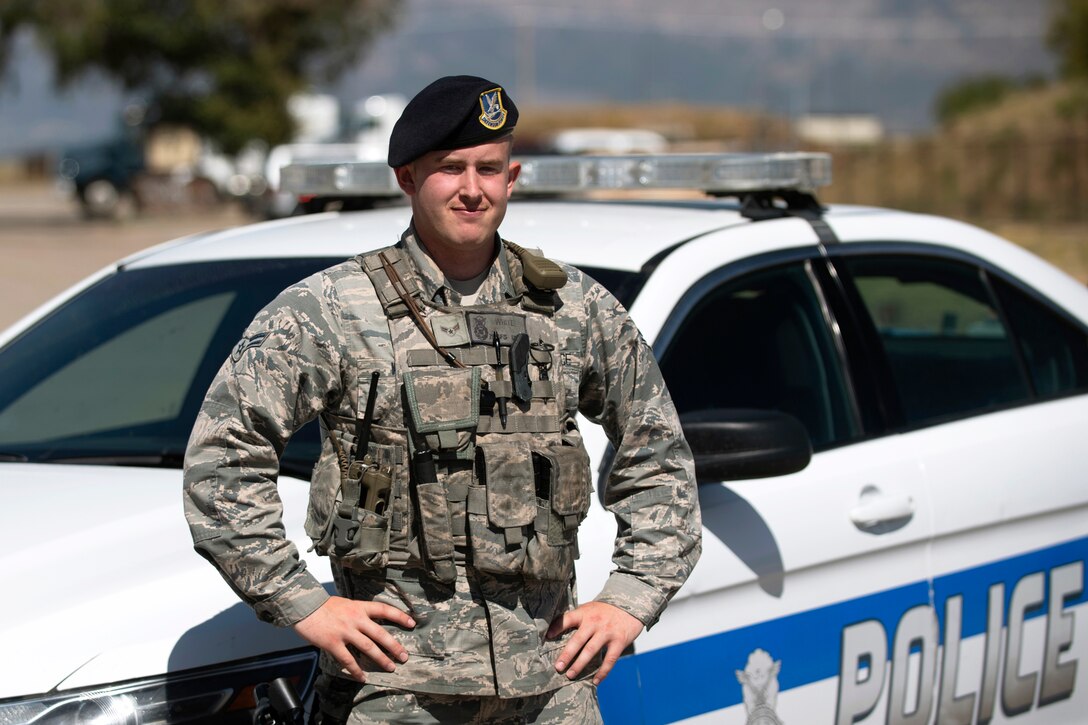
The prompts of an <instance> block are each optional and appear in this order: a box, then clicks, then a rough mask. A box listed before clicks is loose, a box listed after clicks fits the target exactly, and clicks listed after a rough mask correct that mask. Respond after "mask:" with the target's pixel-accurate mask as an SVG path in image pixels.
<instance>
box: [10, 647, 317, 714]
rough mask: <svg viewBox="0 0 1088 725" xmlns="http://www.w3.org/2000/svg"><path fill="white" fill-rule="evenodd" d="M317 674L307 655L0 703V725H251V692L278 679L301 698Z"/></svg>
mask: <svg viewBox="0 0 1088 725" xmlns="http://www.w3.org/2000/svg"><path fill="white" fill-rule="evenodd" d="M316 671H317V652H316V651H314V650H312V649H307V650H300V651H295V652H291V653H288V654H281V655H277V656H275V657H271V658H262V659H255V660H248V661H245V662H235V663H231V664H228V665H218V666H216V667H212V668H207V669H201V670H192V671H189V672H182V673H178V674H173V675H166V676H163V677H155V678H149V679H146V680H137V681H133V682H124V683H119V684H116V685H109V686H107V687H99V688H95V689H90V690H72V691H66V692H53V693H47V694H44V695H37V696H34V697H25V698H19V699H17V700H8V701H6V702H0V725H31V724H33V725H75V723H87V724H88V725H159V724H162V725H173V723H184V722H209V723H223V724H224V725H226V724H228V723H247V724H248V723H252V722H253V709H254V707H255V706H256V704H257V698H256V695H255V692H254V688H255V687H256V686H257V685H260V684H262V683H267V682H271V681H272V680H274V679H276V678H278V677H285V678H287V679H288V680H290V681H291V683H292V684H293V685H294V687H295V690H296V691H297V692H298V694H299V696H300V697H302V698H306V697H307V696H308V695H309V694H310V690H311V688H312V687H313V683H314V676H315V674H316Z"/></svg>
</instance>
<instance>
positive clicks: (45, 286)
mask: <svg viewBox="0 0 1088 725" xmlns="http://www.w3.org/2000/svg"><path fill="white" fill-rule="evenodd" d="M249 221H251V219H249V218H248V217H247V216H246V215H245V214H244V213H243V212H242V211H241V210H240V209H239V208H237V207H234V206H228V205H224V206H222V207H219V208H217V209H215V210H213V211H210V212H209V211H201V212H199V213H189V214H185V213H180V212H177V211H175V212H166V211H162V212H157V213H154V214H144V215H139V216H134V217H131V218H128V219H124V220H121V221H115V222H112V221H87V220H85V219H83V218H82V216H81V215H80V212H79V209H78V207H77V205H76V204H75V202H74V201H73V200H72V199H71V198H69V197H67V196H65V195H64V194H63V193H62V192H61V191H60V190H58V189H56V188H55V187H53V186H50V185H47V184H43V183H38V184H28V183H23V184H19V183H4V184H0V329H3V328H5V327H7V326H8V325H10V324H11V323H13V322H15V321H16V320H18V319H19V318H21V317H22V316H23V315H25V314H26V313H28V312H30V311H32V310H33V309H35V308H36V307H37V306H38V305H41V304H43V303H44V302H46V301H48V300H49V299H51V298H52V297H53V296H54V295H57V294H59V293H60V292H63V291H64V290H65V289H67V288H68V287H69V286H71V285H73V284H75V283H76V282H78V281H79V280H81V279H82V278H84V277H86V276H87V275H89V274H91V273H92V272H95V271H97V270H99V269H101V268H102V267H104V266H106V265H108V264H111V263H113V262H116V261H117V260H119V259H121V258H122V257H125V256H127V255H129V254H131V253H133V252H136V251H139V250H141V249H145V248H147V247H150V246H153V245H156V244H159V243H161V242H165V241H168V240H170V239H175V238H177V237H181V236H184V235H187V234H193V233H196V232H202V231H209V230H215V229H225V228H228V227H232V226H237V225H239V224H245V223H247V222H249ZM975 223H976V224H979V225H980V226H982V227H984V228H987V229H989V230H991V231H993V232H996V233H997V234H1001V235H1003V236H1005V237H1007V238H1008V239H1011V240H1012V241H1014V242H1016V243H1018V244H1022V245H1023V246H1025V247H1026V248H1028V249H1030V250H1031V251H1033V252H1035V253H1036V254H1039V255H1040V256H1042V257H1044V258H1046V259H1048V260H1050V261H1051V262H1052V263H1054V264H1056V265H1058V266H1059V267H1061V268H1063V269H1065V271H1066V272H1068V273H1069V274H1071V275H1073V276H1074V277H1075V278H1077V279H1079V280H1080V281H1081V282H1088V224H1084V223H1080V224H1058V223H1029V222H1015V223H1013V222H992V223H988V222H987V221H986V220H975Z"/></svg>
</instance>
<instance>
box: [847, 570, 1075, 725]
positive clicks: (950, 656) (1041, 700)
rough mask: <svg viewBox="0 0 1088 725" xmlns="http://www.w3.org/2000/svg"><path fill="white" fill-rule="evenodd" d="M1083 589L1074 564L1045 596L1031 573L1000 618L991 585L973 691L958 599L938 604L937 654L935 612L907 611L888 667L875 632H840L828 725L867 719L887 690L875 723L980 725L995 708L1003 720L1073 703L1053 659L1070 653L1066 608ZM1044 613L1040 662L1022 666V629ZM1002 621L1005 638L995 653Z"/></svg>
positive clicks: (1069, 682)
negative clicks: (963, 657)
mask: <svg viewBox="0 0 1088 725" xmlns="http://www.w3.org/2000/svg"><path fill="white" fill-rule="evenodd" d="M1083 587H1084V562H1082V561H1076V562H1073V563H1071V564H1066V565H1064V566H1060V567H1056V568H1054V569H1052V570H1051V571H1050V573H1049V587H1048V586H1047V573H1046V572H1034V573H1031V574H1028V575H1026V576H1024V577H1023V578H1021V579H1020V580H1019V581H1018V582H1016V584H1015V586H1014V587H1013V589H1012V594H1011V596H1010V597H1009V599H1008V602H1009V605H1008V610H1007V611H1006V610H1005V599H1006V597H1005V585H1004V583H996V584H993V585H992V586H991V587H990V590H989V593H988V610H987V616H986V633H985V651H984V654H983V660H982V673H981V678H980V680H979V681H978V682H971V681H970V676H969V674H967V673H964V672H962V671H961V667H960V642H961V629H962V625H963V595H962V594H957V595H954V596H950V597H948V599H947V600H946V601H945V603H944V646H943V648H942V647H939V642H940V638H939V636H938V623H937V612H936V611H935V609H934V608H933V607H932V606H929V605H921V606H917V607H913V608H912V609H909V610H907V611H906V612H904V614H903V615H902V616H901V617H900V619H899V622H898V624H897V625H896V629H895V634H894V638H893V639H892V647H891V652H890V654H891V661H890V662H889V660H888V655H889V652H888V634H887V632H886V631H885V628H884V625H883V624H881V623H880V622H879V621H877V620H867V621H864V622H858V623H856V624H852V625H850V626H848V627H846V628H845V629H843V632H842V655H841V660H840V667H839V695H838V705H837V708H836V716H835V722H836V725H850V724H851V723H855V722H857V721H859V720H862V719H864V718H866V717H868V716H869V715H871V714H872V713H873V712H874V711H875V710H876V709H877V707H878V706H879V705H880V698H881V696H882V695H883V694H884V690H885V684H886V683H887V690H888V698H887V714H886V717H885V718H884V721H885V722H887V723H890V724H892V725H915V724H923V723H929V722H931V721H933V719H934V718H933V716H934V714H936V716H937V717H936V721H937V722H939V723H969V722H978V723H988V722H990V721H991V720H992V719H993V716H994V712H995V708H996V707H1000V708H1001V710H1002V711H1003V712H1004V714H1005V715H1006V716H1007V717H1012V716H1014V715H1017V714H1019V713H1022V712H1026V711H1028V710H1030V709H1031V708H1032V707H1044V706H1046V705H1049V704H1051V703H1053V702H1057V701H1059V700H1064V699H1066V698H1068V697H1069V696H1070V695H1072V694H1073V687H1074V683H1075V681H1076V674H1077V661H1076V660H1075V659H1065V660H1064V661H1063V657H1062V655H1063V654H1064V653H1066V652H1068V651H1069V649H1070V647H1071V645H1072V642H1073V632H1074V626H1073V616H1074V615H1073V612H1071V611H1066V609H1065V602H1066V601H1067V600H1068V599H1070V598H1071V597H1076V596H1079V595H1080V594H1081V593H1082V591H1083ZM1048 590H1049V594H1048ZM1044 606H1045V607H1046V616H1047V624H1046V643H1045V647H1044V650H1043V658H1042V662H1037V663H1029V662H1027V661H1025V660H1024V651H1025V649H1029V650H1031V648H1025V646H1024V644H1025V643H1024V637H1025V633H1024V625H1025V621H1026V620H1027V618H1028V616H1029V615H1030V614H1031V613H1032V612H1034V611H1036V610H1038V609H1040V608H1042V607H1044ZM1006 616H1007V619H1008V632H1007V640H1006V643H1005V647H1004V649H1002V647H1001V643H1002V629H1003V627H1002V623H1003V621H1004V620H1005V618H1006ZM1032 651H1034V650H1032ZM1002 654H1003V655H1004V659H1003V660H1002ZM912 656H913V657H914V658H915V659H914V661H913V662H912V661H911V658H912ZM938 657H939V658H940V667H939V668H938V666H937V664H938ZM938 672H940V675H939V676H938V674H937V673H938ZM1037 685H1038V686H1037ZM1037 690H1038V693H1039V696H1038V700H1036V699H1035V693H1036V691H1037ZM976 709H977V713H976Z"/></svg>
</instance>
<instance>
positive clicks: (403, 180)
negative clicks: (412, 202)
mask: <svg viewBox="0 0 1088 725" xmlns="http://www.w3.org/2000/svg"><path fill="white" fill-rule="evenodd" d="M393 175H394V176H396V177H397V185H398V186H400V190H401V191H403V192H404V193H405V194H407V195H408V196H414V195H415V193H416V180H415V176H414V175H413V174H412V167H411V166H398V167H397V168H395V169H393Z"/></svg>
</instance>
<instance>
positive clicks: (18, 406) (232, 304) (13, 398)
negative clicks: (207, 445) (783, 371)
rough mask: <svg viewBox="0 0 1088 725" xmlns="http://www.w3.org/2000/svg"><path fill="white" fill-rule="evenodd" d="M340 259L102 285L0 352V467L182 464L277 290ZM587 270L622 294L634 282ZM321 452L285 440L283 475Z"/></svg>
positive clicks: (142, 272) (220, 266) (302, 440)
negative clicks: (244, 339)
mask: <svg viewBox="0 0 1088 725" xmlns="http://www.w3.org/2000/svg"><path fill="white" fill-rule="evenodd" d="M337 261H338V260H334V259H327V258H322V259H276V260H243V261H231V262H222V261H217V262H204V263H193V264H184V265H172V266H166V267H152V268H147V269H132V270H123V271H121V272H119V273H117V274H114V275H110V276H109V277H106V278H105V279H103V280H101V281H100V282H98V283H96V284H95V285H93V286H91V287H90V288H88V289H87V290H85V291H83V292H82V293H80V294H79V295H77V296H76V297H74V298H73V299H71V300H70V301H68V302H67V303H65V304H64V305H62V306H61V307H60V308H58V309H57V310H55V311H54V312H53V313H52V314H50V315H49V316H47V317H46V318H44V319H43V320H41V321H40V322H39V323H38V324H36V325H35V326H33V327H31V328H30V329H29V330H27V331H26V332H25V333H24V334H23V335H21V336H20V337H18V338H16V339H15V340H14V341H13V342H11V343H10V344H9V345H7V346H6V347H5V348H4V349H3V350H0V370H3V371H4V373H3V375H2V376H0V461H31V462H46V461H53V462H68V463H100V464H106V465H136V466H162V467H170V468H180V467H181V465H182V459H183V456H184V452H185V446H186V443H187V442H188V440H189V433H190V431H191V430H192V427H193V422H194V421H195V419H196V414H197V411H198V410H199V408H200V405H201V403H202V401H203V399H204V395H205V393H206V392H207V390H208V386H209V385H211V381H212V378H213V377H214V376H215V374H216V372H217V371H218V370H219V367H220V365H222V363H223V361H224V360H225V359H226V358H227V356H228V355H229V354H230V350H231V348H232V347H233V346H234V345H235V344H236V343H237V342H238V339H239V337H240V336H241V334H242V331H243V330H244V329H245V327H246V326H247V325H248V324H249V322H250V321H251V320H252V319H253V317H254V316H255V315H256V314H257V312H258V311H260V309H261V308H262V307H263V306H264V305H265V304H267V303H268V302H269V301H270V300H271V299H272V298H273V297H275V296H276V294H277V293H279V292H280V290H282V289H284V288H285V287H287V286H289V285H291V284H293V283H294V282H297V281H298V280H300V279H302V278H304V277H306V276H308V275H309V274H311V273H313V272H316V271H318V270H320V269H323V268H325V267H328V266H330V265H331V264H334V263H336V262H337ZM586 271H587V272H588V273H589V274H590V275H591V276H593V277H594V278H595V279H597V280H598V281H600V282H601V283H602V284H603V285H605V286H606V287H608V288H610V289H613V290H615V291H617V292H621V293H622V290H623V288H624V287H628V288H630V287H631V285H630V284H628V283H629V282H630V280H631V278H633V277H635V275H633V274H631V273H626V272H616V271H614V270H608V269H599V268H593V269H589V268H587V269H586ZM628 296H629V295H628ZM623 301H624V302H625V303H629V302H630V300H626V299H625V300H623ZM318 450H319V433H318V429H317V425H316V422H315V423H311V424H309V425H307V426H305V427H304V428H303V429H301V430H300V431H299V432H297V433H296V434H295V436H294V437H293V438H292V440H291V442H290V444H289V445H288V446H287V449H286V450H285V451H284V455H283V457H282V459H281V469H282V470H283V471H284V472H285V473H289V474H292V475H297V476H302V477H305V478H308V477H309V474H310V470H311V469H312V467H313V462H314V460H315V459H316V457H317V454H318Z"/></svg>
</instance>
